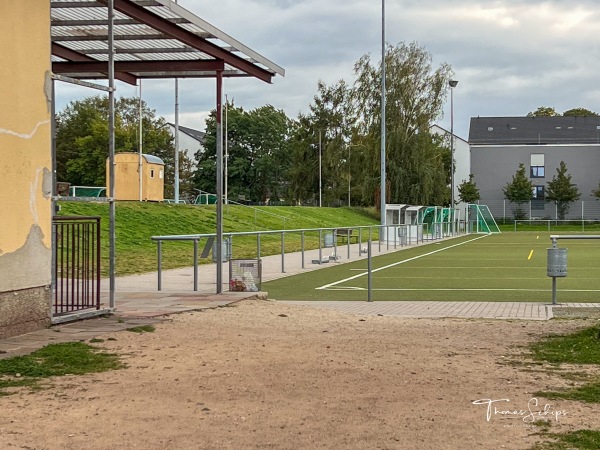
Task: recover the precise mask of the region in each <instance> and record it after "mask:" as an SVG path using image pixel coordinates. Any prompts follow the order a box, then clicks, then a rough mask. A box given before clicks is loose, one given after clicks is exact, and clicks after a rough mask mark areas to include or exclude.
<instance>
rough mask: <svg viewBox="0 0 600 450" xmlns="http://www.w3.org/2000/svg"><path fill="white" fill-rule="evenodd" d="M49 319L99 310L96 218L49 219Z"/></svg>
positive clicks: (98, 220) (98, 225) (98, 243)
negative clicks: (50, 287) (51, 291)
mask: <svg viewBox="0 0 600 450" xmlns="http://www.w3.org/2000/svg"><path fill="white" fill-rule="evenodd" d="M52 239H53V254H52V260H53V267H54V270H53V274H52V288H53V315H54V316H57V315H62V314H67V313H71V312H75V311H81V310H83V309H90V308H95V309H100V217H68V216H56V217H53V218H52Z"/></svg>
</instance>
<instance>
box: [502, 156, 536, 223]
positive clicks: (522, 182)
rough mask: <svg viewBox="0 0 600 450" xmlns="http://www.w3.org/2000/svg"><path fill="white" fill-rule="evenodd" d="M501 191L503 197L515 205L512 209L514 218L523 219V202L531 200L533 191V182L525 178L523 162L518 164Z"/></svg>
mask: <svg viewBox="0 0 600 450" xmlns="http://www.w3.org/2000/svg"><path fill="white" fill-rule="evenodd" d="M502 192H503V193H504V198H506V199H507V200H508V201H510V202H512V203H515V204H516V205H517V208H516V209H515V211H514V217H515V219H516V220H518V219H523V218H524V217H525V212H524V211H523V204H524V203H527V202H528V201H530V200H531V195H532V192H533V183H532V182H531V181H530V180H529V178H527V174H526V172H525V164H523V163H520V164H519V168H518V169H517V172H516V173H515V174H514V175H513V177H512V180H511V181H510V182H509V183H506V185H505V186H504V187H503V188H502Z"/></svg>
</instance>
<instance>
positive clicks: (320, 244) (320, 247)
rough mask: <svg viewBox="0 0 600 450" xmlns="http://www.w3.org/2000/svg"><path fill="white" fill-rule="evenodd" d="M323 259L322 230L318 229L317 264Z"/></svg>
mask: <svg viewBox="0 0 600 450" xmlns="http://www.w3.org/2000/svg"><path fill="white" fill-rule="evenodd" d="M322 261H323V230H321V229H319V265H320V264H321V262H322Z"/></svg>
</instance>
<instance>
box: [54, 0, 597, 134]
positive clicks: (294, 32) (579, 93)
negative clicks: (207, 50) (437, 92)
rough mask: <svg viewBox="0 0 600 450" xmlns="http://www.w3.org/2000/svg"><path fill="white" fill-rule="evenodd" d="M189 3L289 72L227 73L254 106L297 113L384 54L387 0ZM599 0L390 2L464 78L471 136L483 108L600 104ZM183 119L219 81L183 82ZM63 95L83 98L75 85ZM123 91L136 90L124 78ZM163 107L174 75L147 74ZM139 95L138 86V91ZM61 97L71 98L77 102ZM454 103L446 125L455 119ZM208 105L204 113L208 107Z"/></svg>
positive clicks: (462, 112)
mask: <svg viewBox="0 0 600 450" xmlns="http://www.w3.org/2000/svg"><path fill="white" fill-rule="evenodd" d="M179 4H180V5H181V6H183V7H185V8H187V9H189V10H191V11H192V12H194V13H195V14H196V15H198V16H200V17H202V18H203V19H205V20H207V21H208V22H209V23H212V24H213V25H215V26H216V27H218V28H220V29H222V30H223V31H225V32H226V33H228V34H230V35H231V36H233V37H235V38H236V39H238V40H239V41H241V42H243V43H244V44H246V45H247V46H249V47H250V48H252V49H254V50H255V51H258V52H259V53H261V54H263V55H264V56H266V57H267V58H269V59H271V60H272V61H274V62H275V63H277V64H279V65H281V66H283V67H284V68H285V69H286V77H285V78H281V77H276V78H275V81H274V84H273V85H268V84H266V83H262V82H259V81H257V80H254V79H233V80H226V82H225V91H226V92H227V93H228V95H229V96H230V97H233V98H235V101H236V104H237V105H239V106H243V107H244V108H246V109H250V108H254V107H257V106H261V105H263V104H267V103H268V104H272V105H274V106H275V107H277V108H281V109H284V110H285V111H286V112H287V114H288V115H290V116H292V117H295V116H296V115H297V114H298V113H299V112H300V111H307V110H308V106H309V104H310V102H311V101H312V99H313V96H314V95H315V93H316V85H317V82H318V80H319V79H322V80H323V81H325V82H327V83H333V82H335V81H337V80H339V79H342V78H343V79H345V80H346V81H348V82H352V81H353V74H352V71H353V65H354V62H355V61H356V60H358V59H359V58H360V57H361V56H362V55H363V54H365V53H371V54H372V59H373V60H374V61H377V60H379V55H380V52H381V50H380V45H381V2H379V1H374V0H245V1H244V0H222V1H219V2H214V1H212V0H210V1H209V0H179ZM599 26H600V12H599V11H598V8H597V2H596V1H595V0H583V1H578V2H573V1H567V0H564V1H562V0H554V1H552V0H521V1H518V0H492V1H465V0H403V1H400V0H387V1H386V37H387V41H388V42H390V43H394V44H395V43H398V42H400V41H405V42H411V41H417V42H418V43H419V44H421V45H423V46H424V47H425V48H426V49H427V50H428V51H429V52H431V53H432V55H433V58H434V65H435V66H437V65H439V64H440V63H442V62H446V63H448V64H450V65H451V66H452V67H453V70H454V72H455V77H456V79H457V80H459V81H460V83H459V85H458V87H457V88H456V90H455V96H454V97H455V115H454V116H455V130H456V132H457V134H459V135H460V136H462V137H464V138H466V137H467V136H468V123H469V119H470V117H472V116H505V115H524V114H526V113H527V112H529V111H532V110H535V109H536V108H537V107H538V106H541V105H546V106H553V107H555V108H556V109H557V110H558V111H564V110H566V109H570V108H573V107H579V106H582V107H586V108H588V109H591V110H595V111H599V110H600V88H598V87H596V85H597V81H596V78H597V76H596V74H597V73H599V72H600V46H598V44H597V43H596V33H595V31H596V30H597V29H598V28H599ZM180 86H181V110H182V113H185V114H186V115H185V120H193V122H194V123H183V120H184V119H183V118H182V124H183V125H187V126H193V127H199V125H198V123H196V122H197V121H198V120H199V119H198V118H199V117H204V116H205V113H206V111H208V110H209V109H212V108H214V102H215V101H214V98H215V93H214V89H215V88H214V81H212V80H182V81H181V83H180ZM62 92H64V94H63V95H62V97H66V96H70V95H74V96H75V97H77V96H79V95H82V94H80V92H79V91H78V90H69V89H65V90H64V91H62ZM120 92H122V93H129V92H131V90H130V88H126V87H124V86H123V87H122V89H120ZM144 93H145V94H144V96H145V98H146V100H147V101H148V102H149V103H150V105H151V106H152V107H153V108H155V109H156V110H157V112H158V113H159V114H163V115H171V114H172V112H173V82H172V81H170V80H163V81H147V82H144ZM128 95H130V94H128ZM62 97H61V99H59V106H60V104H61V102H62V103H63V104H64V103H65V100H63V99H62ZM449 107H450V105H449V104H447V105H446V114H445V117H444V119H442V121H441V123H440V125H442V126H443V127H445V128H449V125H450V124H449V117H450V114H449ZM203 114H204V116H203Z"/></svg>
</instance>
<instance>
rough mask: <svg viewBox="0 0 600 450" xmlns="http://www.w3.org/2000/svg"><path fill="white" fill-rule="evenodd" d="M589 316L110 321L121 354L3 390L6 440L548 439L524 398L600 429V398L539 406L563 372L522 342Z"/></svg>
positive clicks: (338, 445)
mask: <svg viewBox="0 0 600 450" xmlns="http://www.w3.org/2000/svg"><path fill="white" fill-rule="evenodd" d="M594 323H595V322H594ZM588 325H591V323H590V321H589V320H588V321H581V320H556V321H550V322H540V321H538V322H534V321H530V322H527V321H501V320H497V321H491V320H458V319H443V320H417V319H400V318H393V317H367V316H356V315H348V314H343V313H338V312H335V311H326V310H322V309H316V308H310V307H300V306H292V305H286V304H281V303H276V302H270V301H252V302H242V303H239V304H237V305H235V306H233V307H227V308H220V309H215V310H209V311H205V312H196V313H187V314H181V315H176V316H171V318H170V320H169V321H167V322H165V323H162V324H160V325H158V326H157V327H156V331H155V332H153V333H145V334H141V335H140V334H136V333H130V332H120V333H115V334H113V335H104V336H102V338H104V339H106V338H107V337H113V338H116V339H117V340H116V341H105V342H103V343H101V344H97V345H99V346H101V347H102V348H105V349H107V350H110V351H112V352H117V353H118V354H120V355H122V359H123V361H124V362H125V363H126V364H127V365H128V368H126V369H123V370H118V371H112V372H107V373H101V374H91V375H86V376H67V377H62V378H55V379H52V380H51V382H52V387H51V388H49V389H46V390H42V391H38V392H31V391H29V390H27V389H24V390H20V391H18V392H17V393H16V394H13V395H10V396H7V397H1V398H0V448H1V449H14V448H19V449H40V450H41V449H135V448H140V449H221V448H224V449H465V448H468V447H472V448H482V449H483V448H486V449H487V448H493V449H499V448H507V449H520V448H530V447H531V446H532V445H533V444H534V443H535V442H538V441H539V440H540V437H539V435H538V434H537V433H538V432H539V431H540V429H539V427H536V426H533V425H532V423H531V422H532V419H535V420H537V419H539V416H538V415H537V414H536V415H535V418H534V417H533V416H532V414H531V413H530V410H532V411H534V412H539V411H544V410H545V413H546V415H545V418H546V419H549V420H551V422H552V424H551V427H550V428H551V431H553V432H563V431H568V430H573V429H579V428H600V415H599V414H598V407H597V406H594V405H586V404H583V403H577V402H571V401H548V400H545V399H543V398H537V405H536V401H535V399H536V398H535V397H534V395H533V393H534V392H535V391H538V390H544V389H548V388H551V387H553V386H565V385H567V384H568V383H569V382H566V381H561V379H560V378H559V377H557V376H556V375H554V374H553V373H551V372H546V371H543V370H540V368H539V366H534V365H531V364H529V363H528V362H527V360H526V359H524V358H523V357H522V356H519V355H521V354H523V353H524V352H526V349H525V347H524V346H526V345H527V344H528V343H530V342H533V341H534V340H536V339H537V338H538V337H541V336H543V335H545V334H548V333H558V332H567V331H571V330H574V329H576V328H578V327H582V326H588ZM513 361H520V363H519V364H517V363H514V362H513ZM484 399H490V400H503V399H506V400H509V401H499V402H495V403H493V404H492V405H491V408H490V410H489V413H490V414H489V415H488V405H487V404H486V403H483V404H474V403H473V402H476V401H478V400H484ZM546 405H549V406H546ZM495 408H497V409H495ZM506 411H512V412H513V413H514V412H516V413H517V414H516V415H515V416H514V417H513V418H507V415H506V414H502V413H501V412H506ZM559 413H560V414H561V416H560V417H558V418H557V417H556V415H557V414H559ZM563 414H564V415H563ZM557 419H558V420H557Z"/></svg>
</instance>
